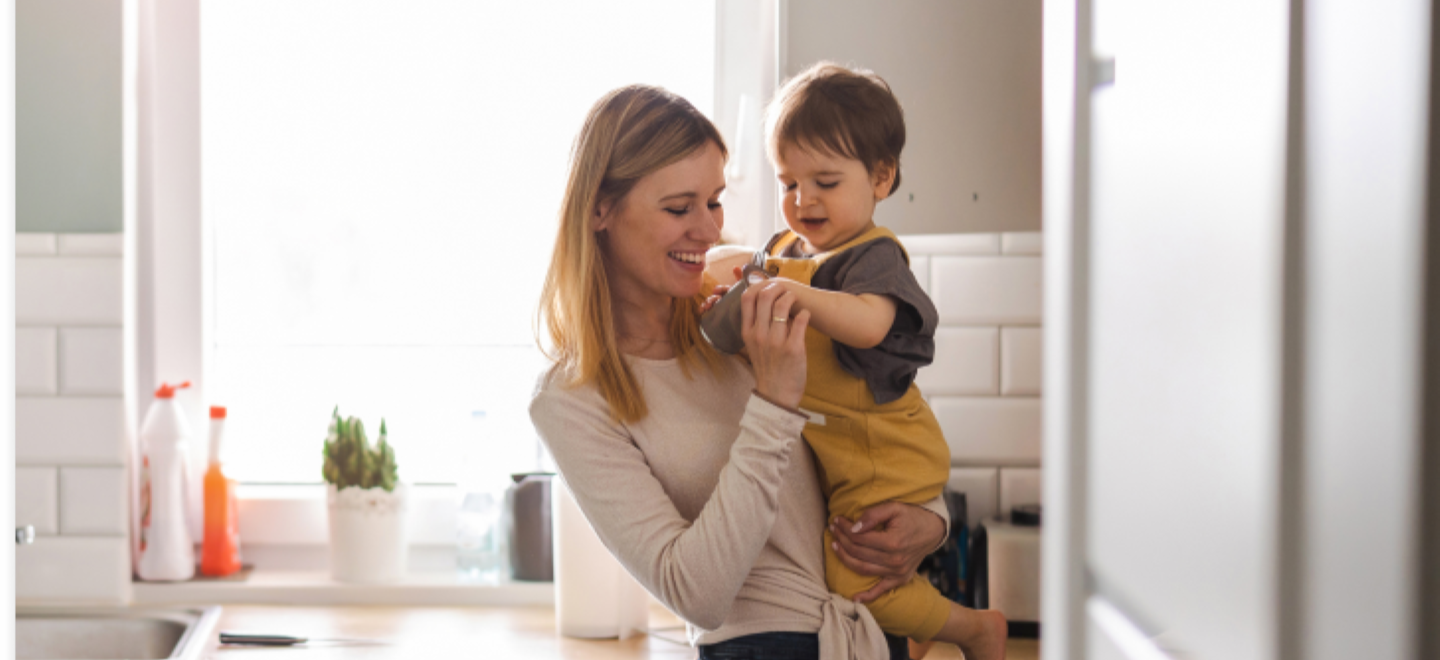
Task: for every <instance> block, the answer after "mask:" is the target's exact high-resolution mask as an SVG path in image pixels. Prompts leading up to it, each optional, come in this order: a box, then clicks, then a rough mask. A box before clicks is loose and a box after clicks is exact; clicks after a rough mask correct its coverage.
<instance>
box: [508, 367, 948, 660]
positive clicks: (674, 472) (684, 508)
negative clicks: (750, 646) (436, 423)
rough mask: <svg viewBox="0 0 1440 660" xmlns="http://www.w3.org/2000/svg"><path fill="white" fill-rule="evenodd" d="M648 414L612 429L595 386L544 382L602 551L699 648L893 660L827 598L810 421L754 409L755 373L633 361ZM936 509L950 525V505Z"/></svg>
mask: <svg viewBox="0 0 1440 660" xmlns="http://www.w3.org/2000/svg"><path fill="white" fill-rule="evenodd" d="M629 364H630V367H631V369H632V370H633V372H634V373H635V375H636V378H637V380H638V381H639V383H640V388H641V391H642V392H643V394H644V396H645V401H646V404H647V405H648V407H649V411H650V412H649V415H648V416H647V417H645V419H643V420H641V421H639V422H637V423H633V424H625V423H620V422H615V421H612V420H611V419H610V415H609V409H608V408H607V406H606V404H605V400H604V399H603V398H602V397H601V396H600V393H599V392H598V390H596V389H595V388H594V387H593V386H584V387H579V388H574V389H567V388H565V387H563V386H561V385H560V384H558V382H557V378H555V377H548V378H543V379H542V380H541V382H540V385H539V387H538V389H537V391H536V394H535V398H534V399H533V401H532V402H531V404H530V418H531V420H533V422H534V424H535V427H536V429H538V430H539V432H540V435H541V437H542V438H543V439H544V441H545V443H546V445H547V446H548V447H549V449H550V452H551V454H553V455H554V457H555V462H556V464H557V465H558V466H559V468H560V472H561V475H562V476H563V477H564V479H565V481H566V483H567V485H568V486H569V487H570V490H571V491H572V492H573V494H574V496H575V500H576V503H577V504H579V506H580V509H581V511H583V512H584V514H585V516H586V518H587V519H589V521H590V524H591V526H592V527H594V529H595V531H596V533H597V534H598V535H599V537H600V540H601V541H602V542H603V543H604V544H605V545H606V547H607V548H609V549H610V552H611V553H613V554H614V555H615V556H616V558H617V559H619V561H620V563H621V564H622V565H623V566H624V567H625V568H626V570H628V571H629V572H630V574H631V575H633V576H635V578H636V579H637V580H638V581H639V582H640V584H641V585H643V586H644V587H645V588H646V589H647V590H649V591H650V593H651V594H653V595H654V596H655V597H656V598H657V599H659V600H660V602H662V603H664V604H665V606H666V607H668V608H670V610H671V611H673V612H675V613H676V614H678V615H679V616H681V617H682V618H684V619H685V620H686V621H688V622H689V623H690V639H691V642H692V643H695V644H713V643H716V642H721V641H724V640H727V639H731V638H734V637H739V636H743V635H750V634H755V633H760V632H806V633H819V635H820V645H821V647H820V651H821V657H825V658H832V657H834V658H844V657H854V658H877V659H878V658H885V657H888V652H887V651H886V647H885V640H884V636H883V633H882V632H881V630H880V628H879V626H877V625H876V624H875V620H874V619H873V618H871V616H870V613H869V610H867V609H865V608H864V607H863V606H857V605H855V604H854V603H851V602H850V601H848V600H846V599H844V598H842V597H840V596H838V595H834V594H831V593H830V592H829V591H828V590H827V589H826V588H825V562H824V554H823V549H822V543H823V540H822V532H823V530H824V527H825V523H826V509H825V502H824V499H823V497H822V496H821V494H820V482H819V479H818V477H817V475H816V472H815V464H814V459H813V455H812V454H811V453H810V448H809V446H807V445H806V444H805V443H804V442H803V441H801V440H800V431H801V429H802V428H803V427H804V424H805V418H804V417H802V416H800V415H797V414H795V413H793V412H790V411H787V410H785V409H783V408H780V407H778V406H775V405H773V404H771V403H768V402H766V401H765V400H764V399H762V398H760V397H758V396H755V395H752V389H753V387H754V385H755V381H754V378H753V376H751V374H750V371H749V370H748V368H746V367H745V366H744V365H743V364H742V363H740V362H739V361H738V360H733V359H732V360H730V361H729V362H727V367H726V368H725V369H724V370H723V371H722V372H721V373H717V374H712V373H709V372H708V371H706V370H704V369H703V368H701V369H692V370H691V373H690V375H689V377H687V376H686V375H685V374H684V373H683V371H682V369H681V368H680V365H679V363H678V361H676V360H647V359H643V358H629ZM926 508H927V509H930V510H932V511H934V512H935V513H936V514H937V515H940V516H941V517H942V518H944V519H946V520H947V523H948V514H947V512H946V511H945V509H944V506H943V503H941V502H940V501H939V500H938V499H937V500H936V501H934V502H932V503H931V504H930V505H927V507H926Z"/></svg>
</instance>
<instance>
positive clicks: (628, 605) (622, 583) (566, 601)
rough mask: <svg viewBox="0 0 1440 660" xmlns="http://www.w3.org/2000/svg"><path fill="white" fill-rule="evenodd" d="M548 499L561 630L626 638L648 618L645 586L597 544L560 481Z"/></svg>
mask: <svg viewBox="0 0 1440 660" xmlns="http://www.w3.org/2000/svg"><path fill="white" fill-rule="evenodd" d="M551 488H553V489H554V492H553V493H552V497H551V498H550V506H551V516H550V520H552V521H553V523H552V524H553V525H554V526H555V530H554V535H553V538H554V539H555V623H556V626H557V627H558V628H559V630H560V634H561V635H564V636H566V637H581V638H586V639H608V638H612V637H619V638H620V639H626V638H628V637H630V636H631V635H633V634H635V633H637V632H644V631H645V628H646V624H647V622H648V621H649V613H648V612H647V611H646V603H647V596H646V594H645V589H644V588H643V587H641V586H640V583H638V582H636V581H635V578H633V577H630V574H629V573H628V572H626V571H625V568H624V567H622V566H621V565H620V562H618V561H616V560H615V557H614V556H612V555H611V554H610V551H609V550H608V549H606V548H605V544H603V543H601V542H600V537H599V536H596V535H595V530H594V529H592V528H591V527H590V522H589V521H588V520H586V519H585V514H583V513H581V512H580V506H579V505H578V504H576V503H575V496H574V495H571V494H570V488H569V487H568V486H566V485H565V480H564V479H555V480H554V482H553V483H552V484H551Z"/></svg>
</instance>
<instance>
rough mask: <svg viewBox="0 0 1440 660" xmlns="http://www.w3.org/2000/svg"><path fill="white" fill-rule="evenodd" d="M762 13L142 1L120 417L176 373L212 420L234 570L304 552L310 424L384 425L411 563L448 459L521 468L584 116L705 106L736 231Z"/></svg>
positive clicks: (440, 520) (138, 408)
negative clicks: (543, 290)
mask: <svg viewBox="0 0 1440 660" xmlns="http://www.w3.org/2000/svg"><path fill="white" fill-rule="evenodd" d="M778 9H779V5H778V4H777V3H776V2H775V1H774V0H731V1H727V2H714V1H713V0H701V1H687V2H672V1H669V0H634V1H632V0H623V1H622V0H607V1H603V2H578V1H577V2H561V3H543V4H540V3H470V2H458V1H449V0H422V1H418V2H379V1H373V0H372V1H367V2H359V3H356V2H342V1H339V0H303V1H301V2H293V1H287V2H278V1H275V0H263V1H246V2H220V1H217V2H205V3H201V2H199V1H198V0H178V1H176V2H158V1H156V0H142V2H140V3H139V12H138V17H137V18H138V20H137V28H136V29H137V32H138V37H139V38H138V42H137V43H138V44H139V49H138V66H137V73H136V74H135V75H136V76H137V79H136V85H137V86H136V89H137V94H136V114H135V116H136V118H137V120H136V124H135V127H134V134H133V135H131V136H129V137H128V138H127V139H130V140H134V143H135V153H136V154H137V159H136V170H135V173H134V176H135V181H136V187H137V201H136V223H135V227H136V230H135V232H136V233H135V241H136V250H135V254H136V256H137V258H136V261H135V272H134V281H135V285H134V290H133V294H132V295H133V296H134V299H135V305H134V309H135V310H136V312H135V313H136V319H135V323H134V327H135V328H136V332H135V352H134V369H133V371H132V372H131V373H132V374H133V378H134V383H135V384H134V388H133V391H134V392H136V393H137V394H138V396H136V397H134V398H133V399H132V400H131V401H130V402H129V406H130V411H131V415H132V416H133V417H134V419H137V420H138V419H139V418H140V416H141V415H143V413H144V407H145V406H146V405H148V402H149V396H148V393H149V392H151V391H153V390H154V389H155V387H156V385H158V384H159V383H160V382H162V381H170V382H178V381H181V380H195V381H196V387H195V388H193V389H189V390H181V392H180V394H178V395H177V397H176V400H177V402H178V403H179V404H180V405H181V407H182V408H183V409H184V410H186V413H187V416H188V417H189V418H190V419H191V420H192V421H193V422H196V423H199V422H202V421H203V420H204V418H205V408H206V406H208V405H211V404H217V405H225V406H227V407H229V409H230V415H229V419H228V421H227V429H226V440H225V442H226V448H225V450H224V454H225V456H224V459H225V462H226V465H227V470H228V472H229V473H230V474H231V475H232V476H233V477H235V478H238V479H239V480H240V481H241V482H242V485H241V488H240V500H241V502H240V504H241V535H242V538H243V539H245V542H246V553H247V557H248V558H249V559H250V560H253V561H255V562H256V564H257V566H260V567H261V568H265V567H267V566H279V567H283V568H287V569H288V568H295V569H301V568H305V567H312V568H313V567H315V562H317V561H323V560H322V559H320V556H321V555H322V554H323V553H319V552H318V551H319V550H320V549H322V548H321V546H322V544H323V543H324V536H325V531H324V497H323V493H324V490H323V488H321V481H320V465H321V443H322V440H323V438H324V435H325V432H326V427H327V425H328V421H329V415H330V412H331V410H332V409H334V408H335V406H337V405H338V406H339V410H340V413H341V414H342V415H347V416H348V415H356V416H359V417H361V418H362V419H363V420H364V422H365V425H366V428H367V431H368V432H369V435H370V437H371V438H372V439H373V438H374V437H375V436H376V435H377V434H378V431H379V421H380V419H381V417H383V418H384V419H385V421H386V425H387V427H388V430H389V437H390V440H391V441H392V443H393V444H394V446H395V449H396V453H397V457H398V459H399V466H400V477H401V480H402V481H405V482H408V483H411V484H417V485H422V486H426V487H423V488H419V489H417V490H416V495H417V502H418V504H417V507H418V511H419V513H417V515H416V516H414V517H412V525H411V526H410V529H409V536H410V539H411V543H412V545H414V546H425V547H428V548H429V549H431V550H434V551H436V552H430V553H428V554H427V553H425V552H421V553H418V554H417V553H416V552H415V551H414V549H413V548H412V553H411V557H412V564H414V558H415V557H417V556H428V557H430V559H429V560H426V561H427V562H428V563H427V565H428V566H430V567H431V568H440V567H443V565H444V564H445V561H446V559H445V556H444V549H445V548H446V547H447V546H448V547H451V548H453V538H454V536H453V535H454V531H453V530H454V520H455V507H456V504H457V502H458V498H457V497H456V492H455V485H456V484H463V482H464V480H465V479H466V476H467V474H473V472H471V471H470V470H469V468H470V467H471V466H474V465H475V464H476V463H477V462H478V461H480V460H485V461H486V462H487V463H488V465H487V467H495V465H494V464H495V463H496V462H499V463H501V464H502V465H500V466H499V467H502V468H504V469H507V470H515V471H519V470H527V469H534V468H535V467H536V466H537V464H543V461H542V460H541V459H540V458H539V457H537V454H538V453H539V451H538V450H539V444H538V442H537V439H536V437H535V432H534V430H533V428H532V427H531V425H530V423H529V417H528V413H527V410H526V407H527V405H528V400H529V397H530V394H531V392H532V391H533V387H534V384H535V379H536V378H537V376H538V375H539V373H540V372H541V370H542V369H543V368H544V366H545V364H546V363H545V360H544V358H543V356H542V355H541V353H540V352H539V350H538V349H537V347H536V346H535V339H534V337H535V334H534V327H533V323H534V311H535V308H536V303H537V301H538V296H539V290H540V286H541V280H542V277H543V274H544V270H545V267H546V265H547V264H548V260H549V256H550V247H551V242H552V241H553V237H554V231H555V227H556V225H555V219H556V215H557V213H558V210H559V204H560V198H561V195H562V193H563V187H564V177H565V173H566V166H567V164H568V159H569V151H570V148H571V143H572V141H573V139H574V137H575V135H576V133H577V132H578V131H579V129H580V125H581V122H582V120H583V118H584V115H585V113H586V111H587V110H588V109H589V108H590V106H591V105H592V104H593V103H594V102H595V101H596V100H597V99H599V98H600V96H601V95H602V94H604V93H605V92H606V91H609V90H611V89H614V88H616V87H619V86H621V85H625V84H630V83H637V82H639V83H650V84H656V85H661V86H664V87H666V88H668V89H670V90H671V91H674V92H676V93H678V94H680V95H682V96H684V97H685V98H687V99H689V100H690V101H691V102H692V103H694V104H695V105H696V107H697V108H699V109H700V110H701V111H702V112H704V113H706V114H707V115H710V116H711V117H712V118H713V119H714V120H715V121H716V124H717V125H718V127H719V128H720V131H721V133H722V134H723V135H724V136H725V139H726V141H727V143H728V145H729V146H730V150H731V160H730V164H729V166H728V167H727V173H726V174H727V182H728V184H729V188H728V190H727V192H726V207H727V213H726V230H727V234H726V236H727V238H729V239H730V240H734V241H739V242H743V243H747V244H753V243H755V242H757V241H758V240H760V239H762V238H763V237H765V236H768V235H769V233H770V232H771V231H773V229H774V227H775V226H776V224H775V222H776V219H775V213H774V209H775V189H774V183H773V181H774V178H773V173H772V172H770V170H769V168H768V162H767V161H766V159H765V156H764V149H763V144H762V141H761V135H760V128H761V124H762V122H761V117H762V112H763V103H764V100H765V99H766V98H767V97H768V93H769V90H773V89H774V88H775V83H776V73H777V71H778V66H777V62H778V60H777V48H778V45H779V43H778V41H777V36H776V35H777V34H778V32H777V29H776V22H777V20H778V17H779V15H780V12H779V11H778ZM478 411H484V413H485V414H484V416H483V420H484V421H483V422H480V421H478V420H480V419H481V417H480V416H479V415H477V414H476V413H477V412H478ZM204 444H205V443H204V442H196V443H195V445H194V446H192V458H193V460H194V461H195V464H196V467H197V468H198V467H200V466H201V465H203V463H202V462H203V461H204V460H205V457H204V456H203V454H204V452H205V451H206V448H205V446H204ZM196 481H197V482H198V480H196ZM196 485H197V486H198V483H197V484H196ZM429 486H435V487H429ZM191 500H192V504H193V505H194V506H192V509H191V511H190V516H191V521H190V522H191V527H192V530H198V529H199V519H200V507H199V505H198V503H199V501H200V494H199V492H198V487H197V488H196V489H195V490H194V492H192V497H191ZM197 540H198V539H197ZM437 553H438V554H437Z"/></svg>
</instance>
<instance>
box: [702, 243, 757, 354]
mask: <svg viewBox="0 0 1440 660" xmlns="http://www.w3.org/2000/svg"><path fill="white" fill-rule="evenodd" d="M767 279H770V275H769V274H768V273H766V272H765V269H763V268H760V267H759V266H756V265H755V264H746V265H745V269H744V270H743V271H741V273H740V281H739V282H736V283H735V284H734V285H733V286H731V287H730V290H729V291H727V292H725V295H724V296H722V297H721V298H720V300H719V301H717V302H716V303H715V306H714V307H711V308H710V310H709V311H707V312H705V313H704V314H701V315H700V333H701V334H703V335H705V339H707V340H709V342H710V343H711V344H712V345H714V346H715V348H718V349H720V352H722V353H730V354H734V353H739V352H740V349H742V348H744V347H745V338H744V337H742V336H741V335H740V296H742V295H744V293H745V289H748V288H750V283H751V282H752V281H753V282H763V281H765V280H767Z"/></svg>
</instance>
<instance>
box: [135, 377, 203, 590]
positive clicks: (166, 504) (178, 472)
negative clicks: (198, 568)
mask: <svg viewBox="0 0 1440 660" xmlns="http://www.w3.org/2000/svg"><path fill="white" fill-rule="evenodd" d="M189 386H190V383H189V381H186V382H184V383H181V384H180V385H174V386H172V385H168V384H164V383H162V384H161V385H160V388H159V389H157V390H155V401H154V402H153V403H151V404H150V410H149V412H147V413H145V423H144V424H142V425H141V426H140V446H141V453H142V456H143V457H144V458H143V459H142V465H141V468H140V469H141V472H140V568H139V572H140V579H142V580H188V579H190V578H192V577H194V576H195V546H194V545H193V544H192V542H191V540H190V530H189V528H188V527H186V524H185V498H186V493H187V492H188V491H187V490H186V477H187V465H188V461H189V450H188V446H189V442H190V425H189V424H188V423H186V421H185V414H184V413H182V412H181V411H180V406H178V405H176V403H175V390H177V389H180V388H184V387H189Z"/></svg>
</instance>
